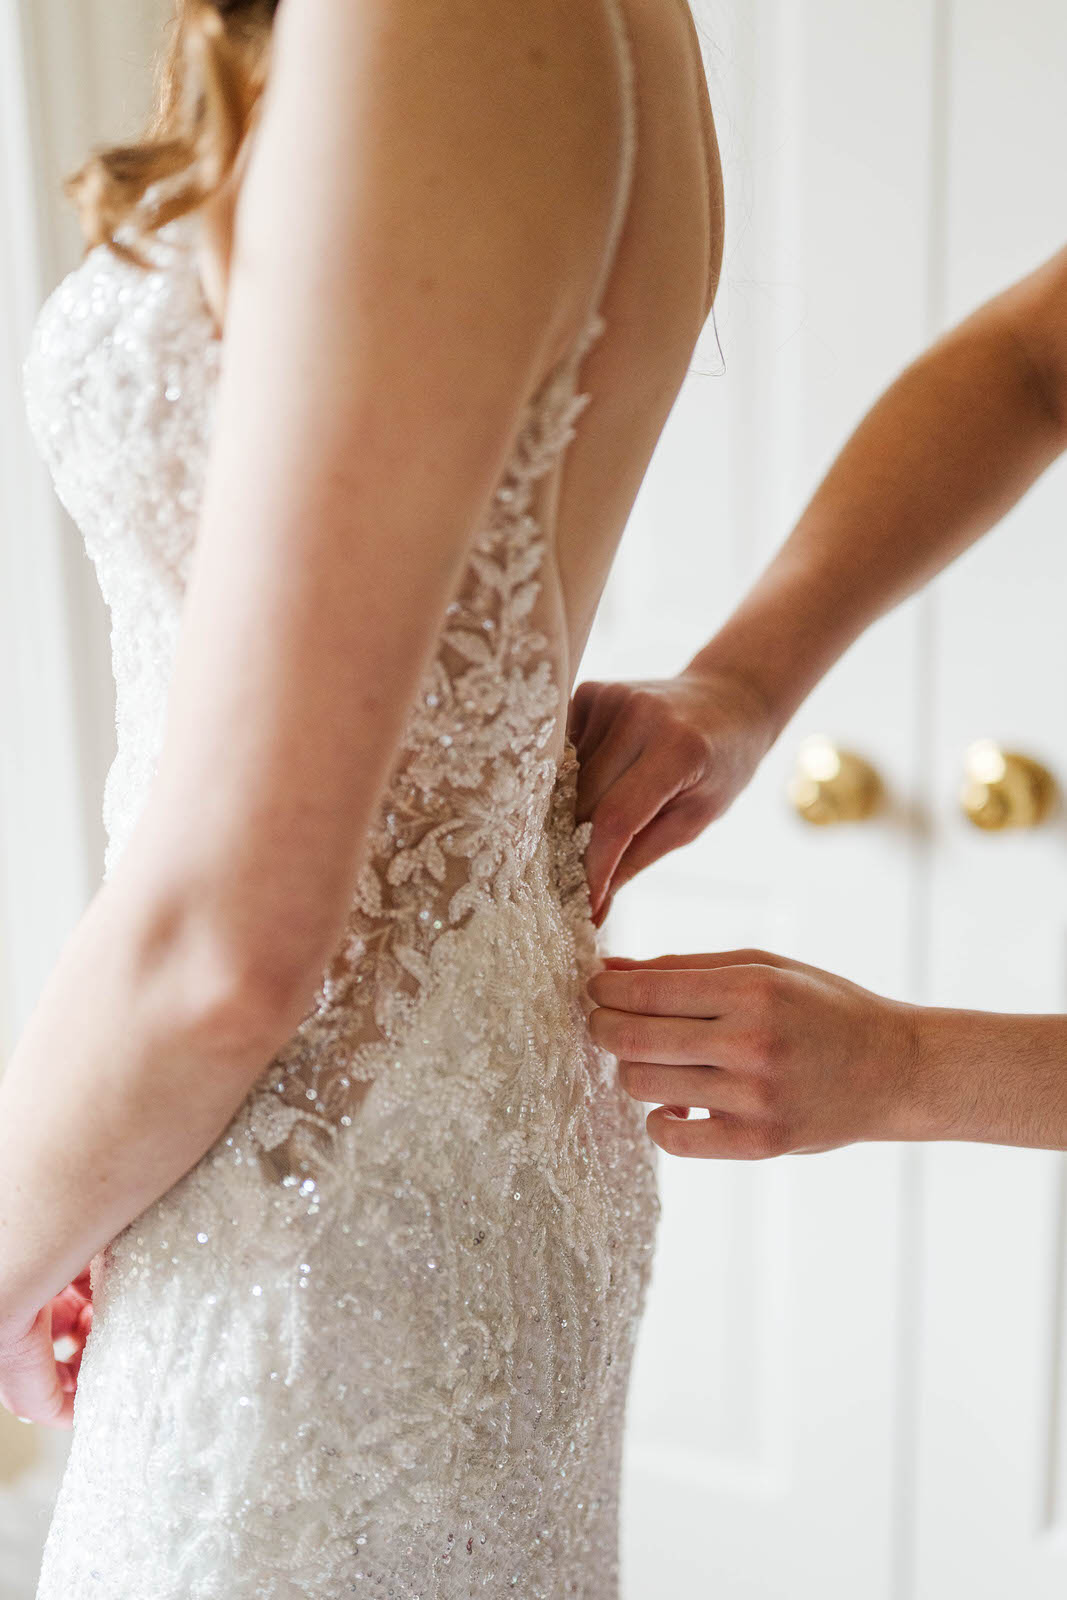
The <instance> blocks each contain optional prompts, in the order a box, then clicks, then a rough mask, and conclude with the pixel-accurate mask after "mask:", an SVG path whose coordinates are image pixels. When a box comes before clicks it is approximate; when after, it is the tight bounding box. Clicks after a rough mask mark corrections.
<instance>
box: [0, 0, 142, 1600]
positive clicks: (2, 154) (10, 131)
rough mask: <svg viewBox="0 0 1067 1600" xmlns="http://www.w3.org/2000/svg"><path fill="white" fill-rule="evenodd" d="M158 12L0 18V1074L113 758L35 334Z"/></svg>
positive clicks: (136, 113)
mask: <svg viewBox="0 0 1067 1600" xmlns="http://www.w3.org/2000/svg"><path fill="white" fill-rule="evenodd" d="M165 9H168V7H167V6H166V4H165V0H3V3H2V4H0V217H2V218H3V224H2V226H0V1065H2V1061H3V1058H4V1057H5V1056H6V1055H7V1054H8V1053H9V1052H10V1049H11V1046H12V1044H13V1042H14V1040H15V1038H16V1037H17V1035H18V1032H19V1030H20V1029H21V1027H22V1025H23V1022H24V1021H25V1018H26V1016H27V1014H28V1012H29V1010H30V1009H31V1007H32V1005H33V1003H34V1001H35V999H36V997H37V994H38V993H39V991H40V987H41V984H42V982H43V980H44V978H45V976H46V974H47V972H48V970H49V968H50V966H51V965H52V963H53V961H54V960H55V957H56V955H57V954H58V951H59V948H60V946H61V945H62V943H63V940H64V939H65V937H66V935H67V933H68V932H69V931H70V929H71V927H72V926H73V925H74V923H75V922H76V920H77V918H78V916H79V915H80V913H81V911H82V909H83V907H84V905H85V904H86V902H87V900H88V899H89V897H90V896H91V894H92V892H93V890H94V889H95V887H96V885H97V883H98V882H99V879H100V870H101V861H102V845H103V838H102V833H101V825H100V815H99V814H100V800H101V789H102V785H103V778H104V774H105V772H106V768H107V765H108V762H109V761H110V759H111V754H112V749H113V739H114V731H113V699H112V693H111V682H110V667H109V661H108V626H107V617H106V612H105V610H104V607H103V604H102V602H101V600H100V597H99V593H98V591H97V588H96V582H95V577H94V575H93V572H92V568H91V566H90V564H89V562H88V560H87V559H86V557H85V554H84V550H83V548H82V545H81V541H80V538H79V537H78V535H77V533H76V532H75V530H74V529H72V528H71V527H70V525H69V523H68V522H67V520H66V518H65V517H64V516H63V514H62V513H61V511H60V509H59V507H58V505H57V504H56V502H55V499H54V497H53V495H52V492H51V489H50V486H49V484H48V481H47V475H46V474H45V472H44V469H43V467H42V466H41V465H40V463H39V461H38V459H37V457H36V454H35V452H34V449H33V446H32V444H31V441H30V439H29V436H28V433H27V429H26V424H25V418H24V413H23V402H22V382H21V368H22V360H23V356H24V354H25V351H26V348H27V344H28V340H29V336H30V330H31V327H32V324H33V319H34V316H35V315H36V312H37V309H38V307H39V306H40V304H41V301H42V300H43V298H44V296H45V295H46V293H47V292H48V291H49V290H50V289H51V288H52V287H53V285H54V284H55V283H56V282H57V281H58V279H59V278H60V277H61V276H62V275H63V273H64V272H65V271H67V270H68V269H69V268H70V267H71V266H72V265H73V264H74V263H75V261H76V260H77V258H78V254H79V252H80V241H79V238H78V233H77V228H76V225H75V223H74V219H73V217H72V216H71V214H70V209H69V207H67V206H66V204H65V202H64V201H63V199H62V195H61V182H62V178H63V176H64V175H65V173H66V172H68V171H70V170H71V169H72V168H73V167H74V166H76V165H77V163H78V162H79V160H80V159H81V158H82V156H83V155H84V154H85V152H86V150H87V149H88V148H89V146H90V145H91V144H93V143H94V142H95V141H97V140H99V139H104V138H116V137H122V136H124V135H126V134H128V133H130V132H132V131H133V130H134V129H136V127H137V126H138V125H139V124H140V122H141V121H142V119H143V116H144V112H145V109H146V106H147V101H148V96H149V91H150V84H151V78H150V73H149V70H148V64H149V62H150V60H151V58H152V56H153V55H154V53H155V50H156V47H157V46H158V43H159V39H160V36H161V27H162V22H163V13H164V10H165ZM66 1444H67V1435H65V1434H56V1433H52V1432H49V1431H48V1430H44V1429H37V1428H31V1427H29V1426H27V1425H26V1424H22V1423H19V1422H16V1421H15V1420H14V1419H11V1418H9V1417H8V1416H7V1414H6V1413H2V1412H0V1600H30V1597H32V1595H33V1593H34V1589H35V1587H36V1574H37V1565H38V1561H39V1557H40V1547H41V1542H42V1540H43V1536H44V1532H45V1529H46V1527H47V1522H48V1517H49V1514H50V1508H51V1502H52V1498H53V1496H54V1493H55V1485H56V1482H57V1479H58V1474H59V1472H60V1470H61V1466H62V1461H63V1458H64V1456H65V1451H66Z"/></svg>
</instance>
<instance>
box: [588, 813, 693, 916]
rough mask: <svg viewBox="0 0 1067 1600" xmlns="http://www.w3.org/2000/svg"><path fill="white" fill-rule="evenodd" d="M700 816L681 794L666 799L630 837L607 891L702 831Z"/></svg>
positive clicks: (614, 888)
mask: <svg viewBox="0 0 1067 1600" xmlns="http://www.w3.org/2000/svg"><path fill="white" fill-rule="evenodd" d="M703 827H704V819H703V818H702V817H701V816H700V815H699V813H698V812H697V810H696V808H695V807H691V806H689V805H687V804H686V798H685V796H684V795H683V796H681V797H679V798H678V799H677V800H674V801H670V802H668V804H667V805H665V806H664V808H663V810H662V811H660V812H659V814H658V815H657V816H654V817H653V818H652V821H651V822H650V823H649V824H648V826H647V827H645V828H643V829H642V830H641V832H640V833H638V834H637V835H636V836H635V837H634V838H632V839H631V840H630V843H629V844H628V845H627V847H626V849H625V850H624V852H623V854H622V858H621V860H620V861H619V864H618V866H617V867H616V868H615V871H614V872H613V873H612V875H611V882H610V884H609V886H608V892H609V893H610V894H612V895H616V894H618V892H619V890H620V889H622V888H624V887H625V885H626V884H628V883H629V882H630V880H631V878H636V877H637V874H638V873H639V872H644V870H645V868H646V867H651V866H652V865H653V863H654V862H656V861H659V860H661V859H662V857H663V856H666V855H670V853H671V851H672V850H680V849H681V848H682V846H683V845H686V844H691V843H692V841H693V840H694V839H695V838H696V837H697V835H698V834H699V833H701V832H702V830H703Z"/></svg>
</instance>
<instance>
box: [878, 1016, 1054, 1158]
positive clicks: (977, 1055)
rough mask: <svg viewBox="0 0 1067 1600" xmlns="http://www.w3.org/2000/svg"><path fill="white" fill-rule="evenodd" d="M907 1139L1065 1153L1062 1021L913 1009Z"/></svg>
mask: <svg viewBox="0 0 1067 1600" xmlns="http://www.w3.org/2000/svg"><path fill="white" fill-rule="evenodd" d="M913 1018H914V1022H915V1038H916V1041H917V1044H916V1050H915V1067H914V1073H913V1082H914V1091H915V1092H914V1095H913V1096H912V1097H911V1098H912V1100H913V1107H912V1109H911V1111H910V1112H909V1114H908V1117H907V1119H906V1123H905V1136H906V1137H907V1136H911V1137H914V1138H918V1139H962V1140H974V1141H977V1142H979V1143H983V1144H1007V1145H1021V1146H1026V1147H1028V1148H1031V1149H1036V1150H1067V1017H1064V1016H1058V1015H1047V1016H1041V1015H1034V1016H1025V1015H1015V1014H1013V1013H1000V1012H991V1011H949V1010H940V1009H938V1008H936V1007H917V1008H915V1009H914V1011H913Z"/></svg>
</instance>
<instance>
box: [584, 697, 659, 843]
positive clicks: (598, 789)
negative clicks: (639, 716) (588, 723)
mask: <svg viewBox="0 0 1067 1600" xmlns="http://www.w3.org/2000/svg"><path fill="white" fill-rule="evenodd" d="M643 747H644V740H643V737H642V735H641V734H639V733H638V732H637V731H636V729H635V728H634V726H633V724H632V722H631V721H630V720H629V718H628V717H627V716H626V712H625V708H624V707H622V706H619V707H618V708H617V709H616V711H615V713H614V714H613V715H611V716H607V715H605V716H604V720H603V721H602V722H601V723H599V724H598V726H597V729H596V737H595V739H594V738H592V737H590V735H589V733H588V732H587V735H586V739H585V741H584V745H583V749H582V751H581V753H580V756H579V761H580V763H581V764H580V766H579V768H578V798H577V803H576V808H575V814H576V816H577V818H578V821H579V822H588V821H589V820H590V818H591V817H592V816H593V813H594V812H595V811H596V809H597V807H598V806H599V805H600V804H601V802H602V801H603V799H604V797H605V796H606V795H607V793H608V792H609V790H610V789H612V788H613V787H614V785H615V784H616V783H618V781H619V779H620V778H621V777H622V775H623V773H624V772H626V771H627V769H628V768H629V767H632V766H633V764H634V762H635V761H636V760H637V759H638V757H639V756H640V754H641V751H642V749H643Z"/></svg>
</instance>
